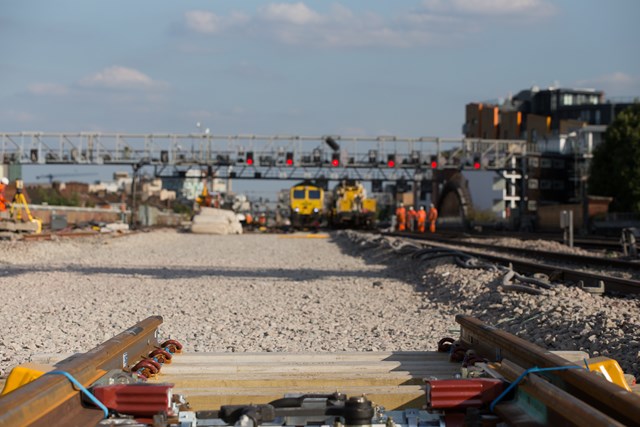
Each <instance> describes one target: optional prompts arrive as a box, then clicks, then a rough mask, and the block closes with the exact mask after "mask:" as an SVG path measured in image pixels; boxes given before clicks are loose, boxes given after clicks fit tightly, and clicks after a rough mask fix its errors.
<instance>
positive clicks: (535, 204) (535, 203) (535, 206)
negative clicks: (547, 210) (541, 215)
mask: <svg viewBox="0 0 640 427" xmlns="http://www.w3.org/2000/svg"><path fill="white" fill-rule="evenodd" d="M527 208H528V209H529V211H537V210H538V201H537V200H529V201H528V202H527Z"/></svg>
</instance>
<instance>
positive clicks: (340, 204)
mask: <svg viewBox="0 0 640 427" xmlns="http://www.w3.org/2000/svg"><path fill="white" fill-rule="evenodd" d="M376 207H377V202H376V199H372V198H367V191H366V190H365V188H364V185H362V183H361V182H358V181H356V180H352V179H345V180H342V181H341V182H340V183H339V184H338V185H336V187H335V188H334V189H333V192H332V197H331V198H330V200H329V208H328V209H327V213H328V216H329V219H328V221H329V224H330V225H331V226H332V227H333V228H345V227H346V228H355V229H370V228H373V225H374V223H375V219H376Z"/></svg>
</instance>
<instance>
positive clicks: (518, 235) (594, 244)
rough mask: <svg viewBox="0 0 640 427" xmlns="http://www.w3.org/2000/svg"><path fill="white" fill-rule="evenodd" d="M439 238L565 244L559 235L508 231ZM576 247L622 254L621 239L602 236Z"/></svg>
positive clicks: (581, 241) (457, 233)
mask: <svg viewBox="0 0 640 427" xmlns="http://www.w3.org/2000/svg"><path fill="white" fill-rule="evenodd" d="M438 236H443V237H445V238H449V239H461V238H473V239H504V238H512V239H518V240H525V241H530V240H550V241H553V242H558V243H564V239H563V238H562V237H561V236H559V235H558V233H547V232H545V233H524V232H507V231H492V230H491V231H480V232H477V231H453V230H447V229H443V230H438ZM573 245H574V246H575V247H579V248H583V249H605V250H609V251H615V252H621V251H622V244H621V243H620V238H619V237H618V238H606V237H601V236H582V237H575V238H574V239H573Z"/></svg>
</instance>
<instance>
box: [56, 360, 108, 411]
mask: <svg viewBox="0 0 640 427" xmlns="http://www.w3.org/2000/svg"><path fill="white" fill-rule="evenodd" d="M45 375H63V376H65V377H67V379H68V380H69V381H71V382H72V383H73V385H75V386H76V387H78V388H79V389H80V390H81V391H82V392H83V393H84V394H85V395H86V396H87V397H88V398H89V399H91V401H92V402H93V403H95V404H96V406H97V407H98V408H100V409H102V410H103V411H104V417H105V418H108V417H109V408H107V407H106V406H104V404H103V403H102V402H100V401H99V400H98V399H97V398H96V397H95V396H94V395H93V394H92V393H91V392H90V391H89V390H87V389H86V388H85V386H83V385H82V384H80V382H79V381H78V380H77V379H75V378H74V377H73V376H72V375H71V374H70V373H68V372H65V371H49V372H47V373H46V374H45Z"/></svg>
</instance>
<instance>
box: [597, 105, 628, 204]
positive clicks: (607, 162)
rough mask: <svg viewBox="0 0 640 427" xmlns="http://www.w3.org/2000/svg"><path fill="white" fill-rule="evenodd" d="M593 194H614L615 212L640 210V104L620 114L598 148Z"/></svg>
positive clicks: (611, 195) (610, 195) (612, 195)
mask: <svg viewBox="0 0 640 427" xmlns="http://www.w3.org/2000/svg"><path fill="white" fill-rule="evenodd" d="M589 193H590V194H593V195H598V196H609V197H613V203H612V204H611V208H612V210H614V211H621V212H640V103H636V104H634V105H633V106H631V107H629V108H627V109H626V110H624V111H622V112H621V113H620V114H618V116H617V117H616V118H615V120H614V121H613V123H612V124H611V125H610V126H609V128H608V129H607V131H606V133H605V134H604V141H603V142H602V143H601V144H600V145H598V146H597V147H596V149H595V150H594V153H593V160H592V162H591V170H590V173H589Z"/></svg>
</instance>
